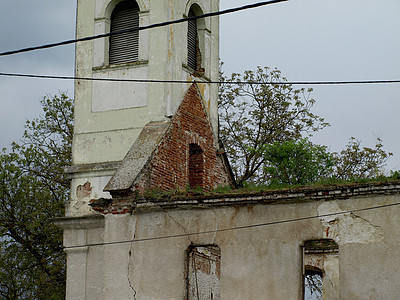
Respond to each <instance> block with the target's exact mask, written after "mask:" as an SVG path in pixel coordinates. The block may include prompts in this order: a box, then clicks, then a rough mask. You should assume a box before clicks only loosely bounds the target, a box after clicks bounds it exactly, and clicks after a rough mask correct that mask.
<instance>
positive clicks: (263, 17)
mask: <svg viewBox="0 0 400 300" xmlns="http://www.w3.org/2000/svg"><path fill="white" fill-rule="evenodd" d="M75 2H76V1H75V0H57V1H54V0H36V1H32V0H6V1H3V3H2V9H1V10H0V36H1V42H0V51H6V50H11V49H16V48H21V47H26V46H32V45H38V44H44V43H49V42H55V41H60V40H64V39H70V38H73V37H74V32H75ZM254 2H257V0H221V9H225V8H229V7H235V6H240V5H244V4H248V3H254ZM21 8H24V9H21ZM399 11H400V1H398V0H380V1H378V0H337V1H324V0H290V1H289V2H285V3H280V4H274V5H270V6H267V7H263V8H258V9H253V10H249V11H244V12H238V13H234V14H231V15H227V16H222V17H221V49H220V50H221V52H220V53H221V60H222V61H224V62H225V68H224V70H225V73H227V74H229V73H231V72H242V71H243V70H247V69H255V67H256V66H258V65H260V66H270V67H278V68H279V69H280V70H281V71H282V73H283V75H284V76H285V77H287V78H288V80H290V81H321V80H329V81H330V80H340V81H343V80H390V79H400V56H399V53H400V34H399V28H400V18H399V17H398V12H399ZM73 64H74V47H73V46H64V47H57V48H54V49H49V50H39V51H35V52H32V53H25V54H18V55H12V56H9V57H0V72H13V73H35V74H53V75H73V70H74V66H73ZM59 90H61V91H68V94H69V95H70V96H71V97H72V96H73V83H72V81H61V80H42V79H19V78H8V77H0V99H1V104H2V109H1V110H0V126H1V130H0V148H2V147H8V144H9V143H10V142H11V141H13V140H18V139H19V137H20V136H21V134H22V132H23V124H24V122H25V120H26V119H27V118H28V119H29V118H32V117H34V116H36V115H38V113H39V112H40V104H39V101H40V99H41V98H42V97H43V96H44V95H47V94H54V93H57V92H58V91H59ZM313 97H314V98H315V99H316V100H317V103H316V105H315V110H314V111H315V112H316V113H318V114H319V115H321V116H323V117H325V118H326V120H327V121H328V122H330V123H331V124H332V126H331V127H330V128H327V129H324V130H323V131H322V132H321V133H318V134H316V135H315V138H314V141H315V142H318V143H321V144H325V145H327V146H329V147H330V148H331V150H333V151H339V150H340V149H341V148H343V146H344V145H345V144H346V143H347V142H348V138H349V137H351V136H354V137H356V138H358V139H360V140H362V141H363V145H369V146H372V145H373V143H374V140H375V139H376V137H381V138H383V141H384V145H385V149H386V150H388V151H391V152H393V153H394V154H395V156H394V157H393V158H391V159H390V161H389V163H388V165H389V167H390V168H396V169H398V168H400V139H399V134H398V132H397V120H398V114H399V112H400V101H399V100H400V99H399V97H400V84H392V85H352V86H318V87H314V93H313Z"/></svg>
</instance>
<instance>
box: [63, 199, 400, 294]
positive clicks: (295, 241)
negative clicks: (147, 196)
mask: <svg viewBox="0 0 400 300" xmlns="http://www.w3.org/2000/svg"><path fill="white" fill-rule="evenodd" d="M398 202H400V196H399V195H391V196H373V197H369V196H365V197H356V198H351V199H347V200H330V201H325V200H318V201H310V202H299V203H287V204H285V203H281V204H265V205H251V206H241V207H224V206H222V207H219V208H217V207H214V208H207V209H195V208H193V209H185V210H168V211H163V210H159V211H150V212H147V213H146V212H142V213H133V214H132V215H130V214H124V215H112V214H109V215H106V216H105V226H104V233H103V234H100V231H93V232H91V233H89V232H87V234H88V235H89V236H91V235H93V236H91V237H90V239H91V240H102V241H103V242H106V243H108V242H120V241H127V240H128V241H129V240H132V239H136V240H139V241H137V242H132V243H122V244H113V245H105V246H90V247H88V249H89V250H88V252H87V253H86V255H87V259H88V260H90V259H92V260H93V259H94V256H92V255H96V258H95V259H96V261H97V262H98V261H100V262H101V263H100V264H99V263H97V264H87V270H88V271H87V272H92V273H98V275H97V276H98V278H101V276H103V277H102V278H107V279H104V281H103V282H102V286H103V292H102V295H101V297H100V298H98V299H145V300H146V299H149V300H150V299H151V300H155V299H160V300H161V299H163V300H164V299H184V297H185V295H186V287H185V259H186V257H185V255H186V252H185V251H186V250H187V249H188V247H189V246H190V245H191V244H193V245H210V244H215V245H217V246H218V247H219V248H220V250H221V292H220V295H221V297H220V299H226V300H228V299H229V300H232V299H255V300H258V299H301V293H302V251H301V245H303V243H304V241H306V240H313V239H321V238H325V237H327V235H328V236H329V234H330V233H329V232H333V235H332V236H330V237H331V238H333V239H334V240H335V241H337V243H338V244H339V254H338V261H339V269H340V274H339V279H338V280H339V281H340V284H339V285H340V290H339V291H338V293H339V295H340V299H397V297H398V290H399V289H400V264H399V259H398V257H399V254H400V250H399V237H400V228H399V226H397V225H398V223H399V221H400V217H399V215H400V207H399V206H392V207H388V208H380V209H374V210H368V211H360V212H355V213H346V212H347V211H353V210H358V209H363V208H366V207H373V206H380V205H387V204H392V203H398ZM335 212H344V213H343V214H341V215H339V216H335V217H334V218H333V219H332V220H327V218H326V217H323V218H315V219H310V220H303V221H297V222H286V223H281V224H278V223H279V222H280V221H284V220H291V219H296V218H304V217H308V216H318V215H322V214H328V213H335ZM273 222H277V224H274V225H269V226H258V227H252V228H244V229H240V230H228V231H220V232H215V230H223V229H227V228H234V227H241V226H247V225H251V224H264V223H273ZM327 224H328V225H327ZM328 227H329V228H330V229H329V230H327V228H328ZM204 231H209V233H207V234H201V235H197V234H194V235H189V236H185V234H191V233H197V232H204ZM65 235H66V236H67V237H68V238H67V239H66V242H65V245H66V246H67V247H68V246H71V245H80V244H85V241H82V240H80V239H79V237H78V236H77V233H76V232H75V231H72V230H66V231H65ZM171 235H180V236H177V237H173V238H168V239H164V238H162V239H157V238H160V237H165V236H171ZM153 238H155V239H153ZM140 240H142V241H140ZM91 251H93V253H92V252H91ZM94 251H95V252H94ZM100 252H101V253H102V255H100V256H98V255H99V253H100ZM77 261H78V260H77ZM69 266H70V263H69ZM71 272H74V273H75V274H74V276H72V275H71ZM68 274H69V278H71V277H74V278H75V279H74V280H76V281H78V282H87V281H88V280H91V278H90V277H89V276H86V275H84V274H79V273H78V272H77V271H76V270H75V269H74V268H73V266H70V269H69V270H68ZM100 274H103V275H100ZM75 276H76V277H75ZM86 287H87V288H86V298H84V297H77V298H74V299H93V298H94V297H91V296H90V292H89V291H88V290H87V289H88V284H86ZM113 295H118V297H116V296H113ZM97 296H98V295H96V297H97ZM69 299H72V298H69Z"/></svg>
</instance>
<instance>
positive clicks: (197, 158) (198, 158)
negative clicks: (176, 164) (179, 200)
mask: <svg viewBox="0 0 400 300" xmlns="http://www.w3.org/2000/svg"><path fill="white" fill-rule="evenodd" d="M203 177H204V157H203V149H201V148H200V146H198V145H197V144H190V145H189V185H190V187H191V188H196V187H201V188H202V187H203V183H204V178H203Z"/></svg>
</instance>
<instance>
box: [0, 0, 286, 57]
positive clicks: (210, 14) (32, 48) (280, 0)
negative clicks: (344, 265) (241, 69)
mask: <svg viewBox="0 0 400 300" xmlns="http://www.w3.org/2000/svg"><path fill="white" fill-rule="evenodd" d="M285 1H289V0H270V1H262V2H258V3H254V4H249V5H245V6H240V7H235V8H229V9H226V10H221V11H217V12H212V13H207V14H203V15H200V16H194V17H188V18H182V19H178V20H173V21H167V22H162V23H156V24H151V25H147V26H142V27H134V28H129V29H125V30H120V31H114V32H109V33H104V34H99V35H93V36H88V37H84V38H79V39H73V40H66V41H62V42H57V43H52V44H46V45H41V46H35V47H28V48H22V49H18V50H12V51H6V52H2V53H0V56H7V55H12V54H17V53H23V52H30V51H34V50H39V49H48V48H53V47H58V46H64V45H69V44H75V43H77V42H84V41H91V40H95V39H100V38H105V37H109V36H112V35H117V34H122V33H127V32H134V31H141V30H146V29H151V28H157V27H164V26H168V25H173V24H179V23H184V22H188V21H190V20H197V19H202V18H207V17H214V16H220V15H225V14H229V13H234V12H238V11H242V10H247V9H251V8H257V7H261V6H265V5H269V4H275V3H279V2H285Z"/></svg>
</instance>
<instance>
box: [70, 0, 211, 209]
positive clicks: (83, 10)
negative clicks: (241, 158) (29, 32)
mask: <svg viewBox="0 0 400 300" xmlns="http://www.w3.org/2000/svg"><path fill="white" fill-rule="evenodd" d="M119 2H120V0H78V4H77V25H76V36H77V38H81V37H87V36H92V35H95V34H102V33H106V32H109V30H110V16H111V13H112V10H113V8H114V7H115V5H117V4H118V3H119ZM137 2H138V5H139V7H140V13H139V19H140V21H139V22H140V26H145V25H149V24H155V23H160V22H164V21H167V20H176V19H181V18H183V17H185V16H187V14H188V11H189V8H190V5H191V4H193V3H198V4H199V6H200V7H201V8H202V9H203V11H204V12H211V11H218V9H219V1H215V0H196V1H188V0H168V1H166V0H152V1H150V0H138V1H137ZM203 31H204V36H205V38H204V45H203V47H202V48H203V52H204V53H202V57H203V63H204V68H205V73H204V76H203V77H197V76H193V74H192V73H193V70H190V68H188V67H187V66H186V65H187V25H186V23H182V24H176V25H173V26H165V27H160V28H155V29H151V30H144V31H141V32H140V34H139V60H138V61H137V62H134V63H129V64H121V65H109V62H108V38H105V39H97V40H94V41H89V42H81V43H78V44H77V45H76V62H75V66H76V67H75V74H76V76H77V77H88V78H91V77H94V78H103V79H104V78H111V79H156V80H188V81H191V80H196V81H198V82H203V84H201V85H200V86H201V88H200V91H201V93H202V98H203V100H204V104H205V107H206V110H207V113H208V117H209V119H210V122H211V126H212V131H213V134H214V135H215V137H217V136H218V108H217V100H218V86H217V85H216V84H209V83H204V82H207V81H209V80H212V81H217V80H218V70H219V67H218V64H219V19H218V17H213V18H208V19H207V20H206V21H205V28H204V30H203ZM189 87H190V84H189V83H188V84H174V83H165V84H164V83H132V82H105V81H86V80H76V82H75V127H74V139H73V150H72V161H73V168H70V170H69V173H70V175H71V178H72V184H71V190H72V194H71V203H70V205H69V207H70V208H72V210H68V212H67V214H68V215H74V214H75V215H84V214H86V213H88V212H90V210H88V209H83V210H81V209H80V206H79V204H80V203H81V202H82V201H81V200H82V199H79V198H78V197H76V195H75V194H76V193H75V191H76V190H77V188H78V186H79V185H82V184H84V183H86V182H88V183H90V184H91V186H92V188H93V189H94V190H102V189H103V188H104V187H105V184H103V183H106V182H107V178H109V177H110V176H112V175H113V173H114V172H115V171H116V168H114V167H113V166H109V167H107V168H104V170H102V171H101V172H98V171H97V169H96V167H95V165H96V164H104V163H115V162H120V161H121V160H122V159H123V158H124V156H125V155H126V154H127V152H128V151H129V149H130V147H131V146H132V145H133V143H134V142H135V140H136V139H137V137H138V136H139V134H140V132H141V130H142V129H143V127H144V126H145V125H146V124H147V123H149V122H151V121H167V120H169V119H170V118H171V117H172V116H173V115H174V114H175V113H176V110H177V109H178V107H179V105H180V103H181V101H182V99H183V96H184V95H185V93H186V92H187V90H188V89H189ZM88 165H92V166H94V167H93V170H89V169H88V168H84V169H85V171H82V170H78V169H82V168H81V166H88ZM97 195H100V197H107V196H109V194H108V193H97ZM92 199H93V198H92Z"/></svg>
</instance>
